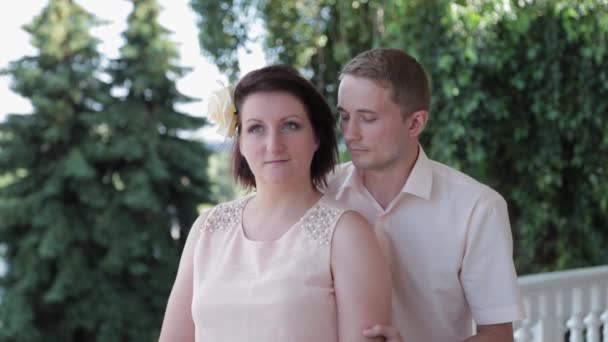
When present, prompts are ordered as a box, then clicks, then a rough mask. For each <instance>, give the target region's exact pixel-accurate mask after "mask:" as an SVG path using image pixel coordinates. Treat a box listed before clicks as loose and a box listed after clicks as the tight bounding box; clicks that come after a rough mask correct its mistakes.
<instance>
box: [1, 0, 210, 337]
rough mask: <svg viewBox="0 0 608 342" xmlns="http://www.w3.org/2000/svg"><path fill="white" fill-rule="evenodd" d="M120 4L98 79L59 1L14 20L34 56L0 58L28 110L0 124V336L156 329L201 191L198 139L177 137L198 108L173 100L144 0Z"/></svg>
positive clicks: (94, 60)
mask: <svg viewBox="0 0 608 342" xmlns="http://www.w3.org/2000/svg"><path fill="white" fill-rule="evenodd" d="M133 5H134V8H133V12H132V13H131V15H130V16H129V27H128V29H127V31H126V32H125V34H124V36H125V40H126V44H125V46H124V47H123V48H122V49H121V54H122V56H121V58H119V59H118V60H116V61H113V62H112V63H111V65H110V68H109V69H110V70H108V73H109V74H110V75H111V76H112V77H113V83H112V84H104V83H103V82H100V81H99V79H97V78H96V75H98V74H99V73H100V71H101V70H102V69H101V67H100V63H101V59H100V56H99V54H98V53H97V51H96V45H97V43H98V42H97V41H96V40H95V39H93V38H91V36H90V35H89V34H88V30H89V29H90V28H91V27H92V26H93V25H94V24H96V21H95V19H94V18H93V17H92V16H91V15H90V14H88V13H86V12H85V11H84V10H83V9H82V8H80V7H79V6H78V5H76V4H75V3H74V2H73V1H71V0H51V1H50V2H49V5H48V6H47V7H46V8H45V9H44V10H43V12H42V13H41V14H40V15H39V16H37V17H36V18H35V20H34V22H33V23H32V24H30V25H28V26H27V27H26V30H27V31H28V32H30V33H31V34H32V37H33V40H32V42H33V44H34V46H35V47H36V48H37V49H38V54H37V55H36V56H32V57H25V58H23V59H21V60H19V61H16V62H13V63H11V65H10V67H9V68H8V70H7V73H9V74H10V75H11V76H12V77H13V89H14V90H15V91H17V92H18V93H20V94H22V95H23V96H25V97H28V98H30V99H31V101H32V105H33V107H34V112H33V113H32V114H31V115H11V116H9V118H8V120H7V121H6V123H3V124H1V125H0V174H1V175H8V176H10V177H11V182H10V183H9V184H8V185H6V186H5V187H3V188H2V189H0V198H2V201H0V247H1V249H0V253H1V254H2V256H3V257H4V258H5V259H6V261H7V264H8V272H7V274H6V275H5V276H4V277H2V278H1V280H0V286H1V287H2V288H3V289H4V291H5V292H4V294H3V299H2V302H1V303H0V340H10V341H47V340H50V341H152V340H155V339H156V338H157V337H158V332H159V328H160V322H161V319H162V314H163V310H164V306H165V303H166V300H167V297H168V294H169V290H170V286H171V284H172V281H173V278H174V275H175V271H176V269H177V263H178V257H179V254H180V251H181V248H182V246H183V242H184V238H185V236H186V234H187V227H189V226H190V224H191V223H192V222H193V221H194V219H195V217H196V215H197V212H196V206H197V205H198V204H199V203H201V202H204V201H207V200H208V197H207V195H206V192H205V191H204V190H205V188H206V187H207V186H208V183H207V180H206V177H205V170H206V157H207V151H206V150H205V149H204V148H203V145H202V144H201V143H199V142H195V141H190V140H187V139H184V138H183V137H182V134H183V133H184V132H187V131H189V130H193V129H196V128H199V127H201V125H202V124H203V123H204V120H202V119H196V118H192V117H190V116H188V115H185V114H182V113H179V112H177V111H176V110H175V109H174V106H175V105H176V104H178V103H181V102H185V101H188V100H189V98H187V97H186V96H183V95H181V94H180V93H179V92H177V90H176V88H175V79H176V78H177V77H179V76H180V75H181V74H182V73H183V72H184V70H183V69H182V68H179V67H177V66H175V63H176V60H177V54H176V52H175V48H174V46H173V45H172V44H171V43H170V42H169V41H168V40H167V39H166V33H167V31H166V30H165V29H163V28H161V27H160V26H159V25H158V23H157V16H158V6H157V4H156V3H155V2H154V1H134V2H133ZM111 87H113V90H111V89H110V88H111ZM111 92H115V93H122V94H126V95H125V96H123V97H120V98H113V97H111V96H109V94H110V93H111ZM180 227H181V228H186V229H180ZM171 233H173V234H174V236H176V233H181V234H179V235H181V237H180V239H179V240H174V239H173V238H172V237H171Z"/></svg>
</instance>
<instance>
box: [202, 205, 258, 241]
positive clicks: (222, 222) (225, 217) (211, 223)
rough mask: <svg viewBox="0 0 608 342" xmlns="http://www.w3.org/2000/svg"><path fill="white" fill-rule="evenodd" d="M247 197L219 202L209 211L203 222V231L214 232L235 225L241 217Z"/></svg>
mask: <svg viewBox="0 0 608 342" xmlns="http://www.w3.org/2000/svg"><path fill="white" fill-rule="evenodd" d="M245 203H247V198H241V199H238V200H235V201H232V202H226V203H221V204H218V205H217V206H216V207H215V208H213V210H212V211H211V212H210V213H209V216H208V217H207V219H206V220H205V222H204V223H203V227H202V228H201V231H203V232H209V233H213V232H216V231H218V230H224V229H227V228H230V227H233V226H234V225H235V224H236V223H237V222H238V221H239V220H240V219H241V213H242V211H243V207H244V206H245Z"/></svg>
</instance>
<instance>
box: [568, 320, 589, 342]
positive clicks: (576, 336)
mask: <svg viewBox="0 0 608 342" xmlns="http://www.w3.org/2000/svg"><path fill="white" fill-rule="evenodd" d="M581 316H582V315H581V314H579V313H576V314H574V315H572V317H570V319H569V320H568V322H566V326H567V327H568V328H570V342H583V330H584V329H585V324H583V319H582V318H581Z"/></svg>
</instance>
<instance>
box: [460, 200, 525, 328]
mask: <svg viewBox="0 0 608 342" xmlns="http://www.w3.org/2000/svg"><path fill="white" fill-rule="evenodd" d="M469 222H470V223H469V227H468V231H467V238H466V248H465V252H464V258H463V262H462V268H461V273H460V281H461V283H462V287H463V289H464V294H465V296H466V299H467V302H468V303H469V306H470V308H471V313H472V315H473V318H474V319H475V322H476V323H477V324H478V325H488V324H500V323H509V322H513V321H517V320H521V319H524V318H525V314H524V307H523V301H522V297H521V291H520V288H519V283H518V281H517V274H516V272H515V265H514V263H513V238H512V235H511V225H510V223H509V215H508V211H507V203H506V202H505V200H504V199H503V198H502V197H501V196H500V195H498V194H495V195H494V196H491V198H490V199H483V198H482V199H480V200H479V201H478V203H477V204H476V205H475V207H474V209H473V211H472V214H471V217H470V221H469Z"/></svg>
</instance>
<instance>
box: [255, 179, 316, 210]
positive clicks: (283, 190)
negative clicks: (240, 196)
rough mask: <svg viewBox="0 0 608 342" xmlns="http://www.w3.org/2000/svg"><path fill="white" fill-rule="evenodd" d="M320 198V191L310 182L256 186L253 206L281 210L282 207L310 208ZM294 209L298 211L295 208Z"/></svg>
mask: <svg viewBox="0 0 608 342" xmlns="http://www.w3.org/2000/svg"><path fill="white" fill-rule="evenodd" d="M319 198H321V193H320V192H319V191H318V190H317V189H315V187H314V186H313V185H312V184H305V185H297V186H295V185H294V186H285V185H284V184H282V185H280V186H264V185H260V186H258V187H257V190H256V195H255V207H256V209H258V210H272V211H274V212H281V211H283V210H282V209H285V210H288V209H291V210H293V209H295V208H310V207H311V206H312V205H313V204H314V203H316V202H317V201H318V200H319ZM296 211H298V210H297V209H296Z"/></svg>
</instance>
